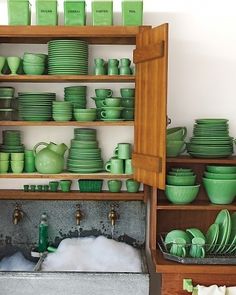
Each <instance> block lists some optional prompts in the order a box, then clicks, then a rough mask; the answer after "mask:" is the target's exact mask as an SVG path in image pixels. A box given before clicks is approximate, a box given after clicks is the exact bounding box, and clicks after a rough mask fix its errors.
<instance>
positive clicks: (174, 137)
mask: <svg viewBox="0 0 236 295" xmlns="http://www.w3.org/2000/svg"><path fill="white" fill-rule="evenodd" d="M166 133H167V134H166V155H167V157H177V156H179V155H180V154H181V153H183V152H184V151H185V149H186V144H185V142H184V139H185V137H186V135H187V128H186V127H173V128H168V129H167V131H166Z"/></svg>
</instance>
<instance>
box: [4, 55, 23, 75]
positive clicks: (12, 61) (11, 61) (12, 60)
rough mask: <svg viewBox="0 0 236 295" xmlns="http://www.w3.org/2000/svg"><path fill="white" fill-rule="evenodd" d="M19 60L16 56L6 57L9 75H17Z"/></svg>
mask: <svg viewBox="0 0 236 295" xmlns="http://www.w3.org/2000/svg"><path fill="white" fill-rule="evenodd" d="M20 61H21V58H20V57H18V56H9V57H7V63H8V66H9V68H10V70H11V75H17V73H16V72H17V70H18V68H19V66H20Z"/></svg>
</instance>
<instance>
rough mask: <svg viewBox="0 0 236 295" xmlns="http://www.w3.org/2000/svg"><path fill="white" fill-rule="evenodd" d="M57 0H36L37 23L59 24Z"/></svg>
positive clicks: (41, 24) (46, 24) (45, 24)
mask: <svg viewBox="0 0 236 295" xmlns="http://www.w3.org/2000/svg"><path fill="white" fill-rule="evenodd" d="M57 24H58V14H57V0H36V25H40V26H57Z"/></svg>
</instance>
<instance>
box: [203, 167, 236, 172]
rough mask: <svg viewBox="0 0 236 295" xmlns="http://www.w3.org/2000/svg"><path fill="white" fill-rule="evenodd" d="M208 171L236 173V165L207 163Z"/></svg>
mask: <svg viewBox="0 0 236 295" xmlns="http://www.w3.org/2000/svg"><path fill="white" fill-rule="evenodd" d="M206 170H207V172H212V173H225V174H230V173H236V166H214V165H207V166H206Z"/></svg>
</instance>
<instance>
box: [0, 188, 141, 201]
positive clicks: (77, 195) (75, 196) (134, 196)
mask: <svg viewBox="0 0 236 295" xmlns="http://www.w3.org/2000/svg"><path fill="white" fill-rule="evenodd" d="M0 200H57V201H71V200H85V201H93V200H98V201H99V200H101V201H105V200H107V201H109V200H116V201H144V192H143V191H140V192H138V193H128V192H127V191H122V192H120V193H110V192H109V191H102V192H101V193H82V192H79V191H71V192H68V193H64V192H61V191H58V192H24V191H23V190H6V189H4V190H0Z"/></svg>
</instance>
